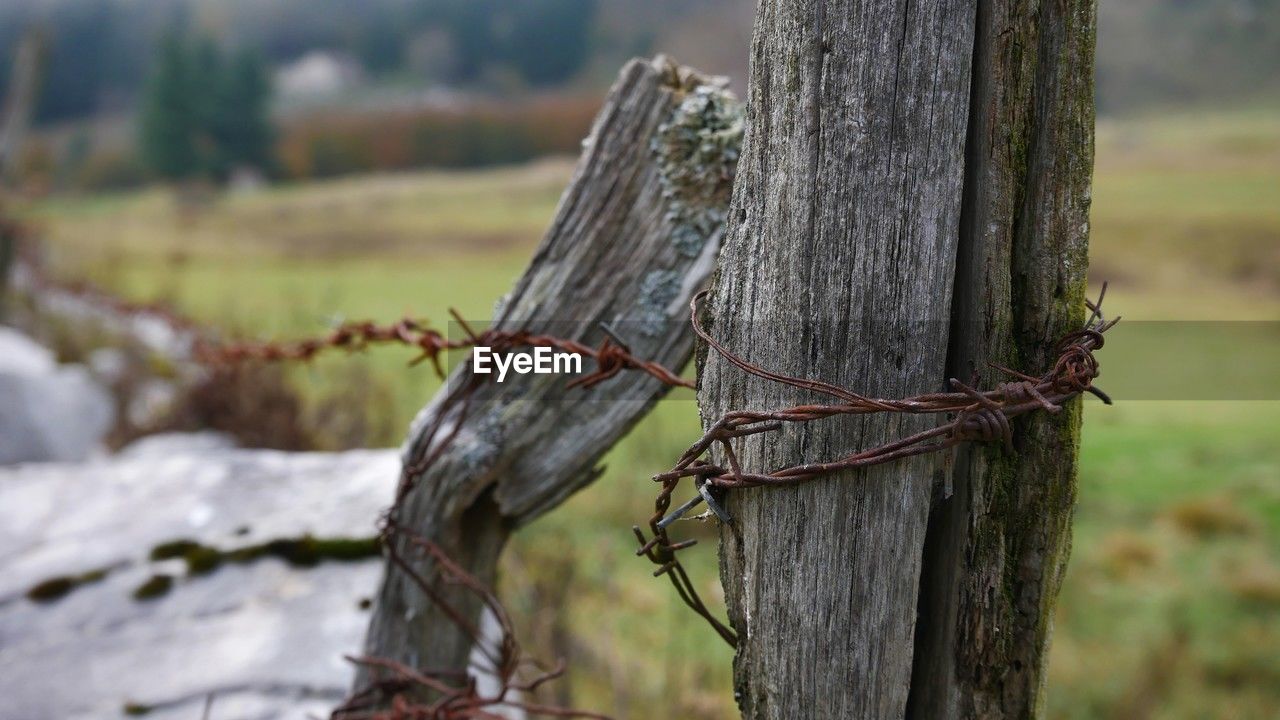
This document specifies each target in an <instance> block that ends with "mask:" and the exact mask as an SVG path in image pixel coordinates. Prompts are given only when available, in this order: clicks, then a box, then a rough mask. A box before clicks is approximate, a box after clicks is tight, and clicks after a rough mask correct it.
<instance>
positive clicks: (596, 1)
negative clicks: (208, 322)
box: [0, 0, 1280, 124]
mask: <svg viewBox="0 0 1280 720" xmlns="http://www.w3.org/2000/svg"><path fill="white" fill-rule="evenodd" d="M753 5H754V0H610V1H609V2H604V0H360V1H359V2H353V1H352V0H41V1H40V2H0V50H5V52H0V92H2V91H3V90H4V88H3V84H4V83H5V82H6V81H7V80H6V78H7V76H8V72H7V71H8V68H7V64H8V63H9V62H10V61H11V57H10V56H11V55H12V52H11V51H10V49H11V48H13V47H16V45H17V39H18V38H19V37H20V36H21V34H22V33H23V32H25V30H26V28H28V27H30V26H31V25H32V24H39V25H42V26H43V27H44V28H45V29H46V32H47V33H48V36H49V38H50V58H49V64H48V68H47V72H46V76H45V84H44V85H45V86H44V91H43V93H42V100H41V104H40V107H39V111H38V117H37V120H38V121H40V122H43V123H46V124H47V123H51V122H56V121H60V120H66V119H72V118H80V117H86V116H89V115H93V114H95V113H102V112H112V111H119V110H124V109H129V108H131V107H133V104H134V103H135V102H136V100H137V98H138V96H139V94H140V92H141V89H142V88H143V86H144V84H145V81H146V78H147V76H148V74H149V72H150V70H151V69H152V64H153V62H154V60H153V52H152V51H153V49H154V48H155V45H156V43H157V41H158V40H159V39H160V38H161V37H163V35H164V34H165V33H166V31H167V30H168V29H170V28H173V27H175V26H180V25H182V24H184V23H185V24H189V25H191V26H192V27H195V28H198V29H200V30H201V31H206V32H209V33H211V34H212V35H214V36H215V37H217V38H218V40H219V41H220V42H223V43H234V44H235V45H237V46H248V47H256V48H259V49H260V50H261V52H262V53H263V58H264V60H265V61H266V62H267V63H268V65H271V66H275V65H279V64H282V63H287V62H290V61H292V60H295V59H297V58H298V57H300V56H302V55H304V54H306V53H307V52H309V51H312V50H317V49H322V50H329V51H341V52H343V53H346V54H348V55H350V56H352V57H354V58H355V59H356V60H358V61H359V63H360V64H361V65H362V66H363V67H364V69H365V70H366V71H367V72H368V73H369V74H370V75H371V76H372V77H373V78H374V79H379V78H386V79H394V78H400V79H404V80H408V81H414V82H417V83H418V84H422V83H424V82H438V83H442V84H446V85H449V86H453V87H458V88H463V89H482V88H497V89H500V90H503V91H507V90H510V89H511V87H512V86H513V85H515V86H520V85H523V86H528V87H535V88H539V87H548V86H560V85H563V84H565V83H569V82H574V81H579V82H583V81H585V82H588V83H595V82H607V80H608V79H609V78H612V77H613V72H614V71H615V70H616V69H617V64H618V62H620V61H621V60H622V59H623V58H624V57H625V56H627V55H631V54H642V53H649V52H653V51H655V50H675V51H680V52H682V53H683V54H686V55H687V54H689V49H688V45H689V43H688V42H687V39H688V38H689V37H695V38H697V43H698V44H703V45H707V46H715V45H716V44H733V45H735V47H734V48H733V49H732V52H731V53H727V54H731V55H733V56H737V55H741V56H742V57H743V58H745V57H746V52H747V49H746V47H745V42H746V41H745V38H743V37H741V35H740V34H739V33H734V32H725V27H726V22H725V18H741V17H742V16H743V15H744V14H749V13H750V12H751V8H752V6H753ZM735 22H736V21H735ZM690 24H693V25H695V26H696V27H687V25H690ZM1098 27H1099V36H1100V37H1099V53H1098V76H1099V84H1098V87H1099V101H1100V105H1101V108H1102V109H1103V111H1104V112H1112V111H1119V110H1125V109H1129V108H1133V107H1137V106H1141V105H1148V104H1152V103H1157V104H1160V103H1162V104H1170V103H1179V102H1185V101H1189V100H1190V101H1195V100H1217V99H1223V98H1231V97H1239V96H1248V95H1251V94H1257V93H1264V94H1266V93H1270V94H1272V95H1274V94H1276V93H1280V72H1277V68H1278V67H1280V0H1102V2H1101V7H1100V18H1099V23H1098ZM673 45H674V46H675V47H672V46H673ZM737 45H742V47H736V46H737ZM695 47H696V45H695ZM695 54H696V53H695ZM596 65H602V66H606V67H604V69H603V70H602V71H599V72H597V71H596V68H595V66H596Z"/></svg>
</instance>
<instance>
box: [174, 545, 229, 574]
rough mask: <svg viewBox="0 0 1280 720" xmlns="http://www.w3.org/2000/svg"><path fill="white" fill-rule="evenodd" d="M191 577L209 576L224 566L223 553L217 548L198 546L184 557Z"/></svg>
mask: <svg viewBox="0 0 1280 720" xmlns="http://www.w3.org/2000/svg"><path fill="white" fill-rule="evenodd" d="M182 559H183V560H186V561H187V573H188V574H190V575H208V574H209V573H211V572H213V571H214V570H217V569H218V567H219V566H221V565H222V553H221V552H219V551H218V550H217V549H215V548H211V547H204V546H198V547H194V548H192V549H191V550H188V551H187V552H186V554H184V555H183V556H182Z"/></svg>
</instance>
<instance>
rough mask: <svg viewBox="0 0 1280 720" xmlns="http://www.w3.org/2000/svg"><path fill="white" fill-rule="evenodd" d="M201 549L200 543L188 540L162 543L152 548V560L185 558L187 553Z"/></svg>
mask: <svg viewBox="0 0 1280 720" xmlns="http://www.w3.org/2000/svg"><path fill="white" fill-rule="evenodd" d="M200 548H201V545H200V543H198V542H196V541H195V540H188V539H186V538H183V539H181V540H170V541H169V542H164V543H160V544H159V545H157V546H155V547H153V548H151V559H152V560H173V559H175V558H182V557H185V556H186V555H187V553H189V552H192V551H193V550H198V549H200Z"/></svg>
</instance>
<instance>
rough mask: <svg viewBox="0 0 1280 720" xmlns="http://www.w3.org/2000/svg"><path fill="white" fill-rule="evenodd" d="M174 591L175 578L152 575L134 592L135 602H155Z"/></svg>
mask: <svg viewBox="0 0 1280 720" xmlns="http://www.w3.org/2000/svg"><path fill="white" fill-rule="evenodd" d="M172 589H173V576H171V575H152V576H151V578H150V579H149V580H147V581H146V582H144V583H142V584H141V585H139V586H138V587H137V589H135V590H134V591H133V599H134V600H154V599H155V598H158V597H161V596H162V595H165V594H167V593H168V592H169V591H170V590H172Z"/></svg>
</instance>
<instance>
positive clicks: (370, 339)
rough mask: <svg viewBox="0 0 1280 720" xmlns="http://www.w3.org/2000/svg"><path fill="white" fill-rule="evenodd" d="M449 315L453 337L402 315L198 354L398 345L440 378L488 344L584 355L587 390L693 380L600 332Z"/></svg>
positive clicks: (220, 357)
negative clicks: (635, 378)
mask: <svg viewBox="0 0 1280 720" xmlns="http://www.w3.org/2000/svg"><path fill="white" fill-rule="evenodd" d="M449 313H450V315H452V316H453V319H454V321H455V322H456V323H458V325H459V326H460V327H461V328H462V330H463V332H464V333H465V337H463V338H461V339H457V340H450V339H448V338H446V337H445V336H444V335H443V334H442V333H441V332H440V331H439V330H436V329H434V328H432V327H430V326H428V325H426V324H424V323H422V322H420V321H417V320H413V319H411V318H405V319H402V320H400V321H399V322H396V323H393V324H391V325H378V324H376V323H373V322H369V321H364V322H348V323H343V324H342V325H339V326H338V327H336V328H334V329H333V330H332V331H331V332H329V333H328V334H327V335H324V336H321V337H315V338H307V339H303V340H294V341H290V342H232V343H219V344H210V345H209V346H207V347H204V348H201V349H200V351H199V352H198V357H199V358H200V359H201V360H202V361H203V362H206V363H209V364H224V363H230V364H236V363H242V362H246V361H260V362H281V361H289V360H298V361H303V362H306V361H310V360H312V359H314V358H315V357H316V356H318V355H320V354H321V353H323V352H325V351H328V350H343V351H347V352H360V351H363V350H365V349H367V348H369V347H371V346H375V345H401V346H405V347H412V348H416V349H417V350H418V353H419V354H418V355H417V357H415V358H413V359H412V360H410V361H409V365H411V366H413V365H418V364H419V363H422V362H424V361H429V362H430V363H431V365H432V367H433V368H434V369H435V371H436V374H437V375H439V376H440V377H444V374H445V372H444V366H443V365H442V364H441V362H440V357H441V354H442V353H444V352H447V351H449V350H461V349H466V348H471V347H478V346H479V347H489V348H492V349H493V351H494V352H507V351H510V350H512V349H514V348H517V347H546V348H552V349H555V350H560V351H562V352H567V353H576V354H578V355H581V356H583V357H586V358H590V359H591V360H593V361H594V362H595V364H596V369H595V371H594V372H592V373H589V374H586V375H583V376H582V377H579V378H576V379H574V380H572V381H571V382H570V383H569V385H568V387H581V388H590V387H594V386H595V385H598V384H600V383H602V382H604V381H605V380H608V379H610V378H612V377H614V376H615V375H617V374H618V373H620V372H622V371H623V370H637V371H640V372H643V373H645V374H646V375H649V376H650V377H653V378H655V379H656V380H658V381H659V382H662V383H664V384H666V385H671V386H678V387H687V388H692V387H693V383H692V382H691V381H689V380H686V379H684V378H682V377H680V376H679V375H678V374H676V373H674V372H672V371H671V370H668V369H667V368H665V367H663V366H662V365H660V364H659V363H656V362H653V361H650V360H643V359H640V358H638V357H636V356H635V355H633V354H631V350H630V348H628V347H627V346H626V345H625V344H624V343H622V342H620V341H619V340H617V339H616V336H613V335H612V333H611V332H606V334H605V338H604V340H602V341H601V343H600V344H599V345H597V346H596V347H591V346H590V345H587V344H585V343H581V342H578V341H576V340H570V339H567V338H562V337H556V336H554V335H546V334H540V333H532V332H529V331H527V330H497V329H487V330H483V331H480V332H476V331H475V330H474V329H472V327H471V326H470V325H469V324H468V323H467V321H465V320H463V319H462V316H461V315H459V314H458V312H457V311H456V310H453V309H450V311H449Z"/></svg>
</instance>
